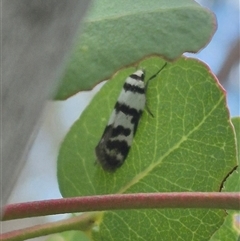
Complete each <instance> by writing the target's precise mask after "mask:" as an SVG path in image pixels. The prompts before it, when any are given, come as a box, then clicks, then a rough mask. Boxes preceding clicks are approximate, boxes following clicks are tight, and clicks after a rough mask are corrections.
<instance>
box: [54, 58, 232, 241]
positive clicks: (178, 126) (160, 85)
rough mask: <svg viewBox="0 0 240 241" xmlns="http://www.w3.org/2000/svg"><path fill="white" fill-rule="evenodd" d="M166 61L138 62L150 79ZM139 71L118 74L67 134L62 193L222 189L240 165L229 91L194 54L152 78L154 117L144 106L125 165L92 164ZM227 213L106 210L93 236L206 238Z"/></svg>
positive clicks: (63, 148)
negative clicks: (111, 169)
mask: <svg viewBox="0 0 240 241" xmlns="http://www.w3.org/2000/svg"><path fill="white" fill-rule="evenodd" d="M164 63H165V61H164V60H163V59H160V58H158V57H151V58H148V59H145V60H144V61H142V62H141V63H139V64H138V67H140V68H144V69H145V70H146V73H147V77H146V80H147V79H148V78H149V77H150V76H152V75H153V74H155V73H156V72H157V71H158V70H159V69H160V68H161V67H162V66H163V65H164ZM135 70H136V69H135V68H134V67H131V68H127V69H123V70H121V71H119V72H118V73H117V74H115V75H114V77H113V78H112V79H111V80H110V81H108V82H107V84H105V85H104V86H103V87H102V89H101V90H100V92H98V93H97V95H96V96H95V97H94V99H93V100H92V102H91V104H90V105H89V106H88V107H87V109H86V110H85V111H84V112H83V113H82V115H81V117H80V118H79V120H77V121H76V122H75V124H74V125H73V126H72V128H71V130H70V131H69V133H68V134H67V136H66V138H65V139H64V141H63V143H62V146H61V149H60V152H59V157H58V181H59V187H60V190H61V193H62V195H63V196H64V197H73V196H84V195H95V194H109V193H139V192H145V193H147V192H174V191H219V189H220V187H221V183H222V181H223V179H224V178H225V177H226V176H227V174H228V173H229V172H231V171H232V169H233V168H234V167H235V166H236V149H235V139H234V132H233V128H232V125H231V122H230V119H229V111H228V109H227V107H226V96H225V92H224V90H223V89H222V87H221V86H220V85H219V83H218V82H217V81H216V79H215V76H213V75H212V74H211V72H210V71H209V69H208V67H207V66H206V65H205V64H203V63H201V62H200V61H198V60H195V59H188V58H180V59H179V60H177V61H175V62H174V63H168V64H167V66H166V67H165V68H164V69H163V70H162V71H161V72H160V73H159V75H158V76H157V77H156V78H155V79H153V80H151V82H150V84H149V87H148V90H147V104H148V107H149V109H150V110H151V112H152V113H153V115H154V117H152V116H151V115H149V114H148V112H147V111H144V113H143V116H142V118H141V120H140V123H139V127H138V130H137V133H136V135H135V138H134V141H133V145H132V147H131V150H130V152H129V155H128V157H127V159H126V160H125V163H124V164H123V166H122V167H120V168H119V169H118V170H117V171H116V172H115V173H108V172H105V171H104V170H103V169H102V168H101V166H100V165H98V164H94V163H95V161H96V158H95V154H94V149H95V146H96V145H97V143H98V142H99V140H100V137H101V135H102V132H103V130H104V127H105V126H106V124H107V122H108V118H109V116H110V113H111V112H112V110H113V107H114V104H115V102H116V100H117V98H118V95H119V93H120V91H121V88H122V86H123V83H124V81H125V79H126V77H127V76H128V75H129V74H131V73H133V72H134V71H135ZM225 215H226V213H225V212H223V211H221V210H193V209H191V210H190V209H189V210H176V209H175V210H172V209H166V210H157V209H153V210H140V211H137V210H131V211H129V210H128V211H114V212H110V211H108V212H104V213H103V219H102V222H101V224H100V231H99V233H97V232H95V233H94V235H95V238H96V240H159V237H161V240H201V241H203V240H208V239H209V238H210V237H211V235H212V234H213V233H214V232H215V231H216V230H217V229H218V228H219V227H220V225H221V224H222V222H223V218H224V216H225ZM116 227H117V228H116ZM98 235H99V237H98V238H97V236H98ZM107 237H108V238H107Z"/></svg>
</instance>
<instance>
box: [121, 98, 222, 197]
mask: <svg viewBox="0 0 240 241" xmlns="http://www.w3.org/2000/svg"><path fill="white" fill-rule="evenodd" d="M223 98H224V96H221V98H219V101H218V102H217V104H216V105H215V106H214V107H213V108H212V109H211V111H210V112H209V113H208V114H207V115H206V116H205V117H204V118H203V119H202V121H201V122H200V123H199V124H198V125H197V126H195V128H193V129H192V130H191V131H189V133H188V134H187V135H184V136H182V138H181V139H180V140H179V141H178V142H177V143H176V144H175V145H174V146H173V147H172V148H170V149H169V150H168V151H167V152H166V153H165V154H164V155H163V156H162V157H160V158H159V160H158V161H156V162H154V163H152V164H151V165H149V166H148V167H147V168H146V169H145V170H143V171H142V172H140V173H139V174H138V175H136V176H135V177H134V178H133V179H132V180H131V181H130V182H128V184H126V185H125V186H124V187H122V188H121V189H120V190H119V191H118V192H117V193H119V194H121V193H125V192H126V191H127V190H128V189H129V188H131V187H132V186H133V185H134V184H136V183H138V182H139V181H140V180H141V179H143V178H144V177H145V176H147V175H148V174H149V173H150V172H151V171H152V170H153V169H154V168H155V167H156V166H158V165H160V164H161V163H162V161H163V160H164V158H166V157H167V156H168V155H170V154H171V153H172V152H173V151H175V150H176V149H177V148H178V147H179V146H180V145H181V144H182V143H184V142H185V141H187V140H188V137H189V136H190V135H191V134H192V133H193V132H195V131H196V130H198V129H199V128H200V127H201V125H202V124H204V123H205V121H206V119H207V118H208V117H209V116H210V115H211V114H212V112H213V111H214V110H215V109H216V108H217V107H218V106H219V105H220V104H221V102H222V100H223ZM153 158H154V157H153Z"/></svg>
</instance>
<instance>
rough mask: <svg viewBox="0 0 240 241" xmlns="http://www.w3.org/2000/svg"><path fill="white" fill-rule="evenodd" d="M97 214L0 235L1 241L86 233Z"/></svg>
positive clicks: (83, 215)
mask: <svg viewBox="0 0 240 241" xmlns="http://www.w3.org/2000/svg"><path fill="white" fill-rule="evenodd" d="M97 215H99V214H97V213H86V214H82V215H79V216H77V217H72V218H69V219H66V220H63V221H58V222H53V223H47V224H43V225H35V226H33V227H29V228H24V229H19V230H15V231H12V232H8V233H4V234H2V235H1V234H0V240H1V241H22V240H26V239H30V238H36V237H40V236H45V235H48V234H54V233H60V232H64V231H70V230H78V231H80V230H81V231H87V230H90V229H91V228H92V227H93V226H94V224H95V219H96V217H97Z"/></svg>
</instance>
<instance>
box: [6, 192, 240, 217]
mask: <svg viewBox="0 0 240 241" xmlns="http://www.w3.org/2000/svg"><path fill="white" fill-rule="evenodd" d="M141 208H145V209H146V208H208V209H209V208H214V209H235V210H239V209H240V193H236V192H235V193H234V192H229V193H228V192H224V193H219V192H173V193H139V194H111V195H96V196H86V197H75V198H62V199H52V200H45V201H35V202H26V203H18V204H10V205H7V206H5V207H4V208H3V217H2V220H11V219H17V218H27V217H36V216H44V215H53V214H63V213H74V212H86V211H103V210H121V209H141Z"/></svg>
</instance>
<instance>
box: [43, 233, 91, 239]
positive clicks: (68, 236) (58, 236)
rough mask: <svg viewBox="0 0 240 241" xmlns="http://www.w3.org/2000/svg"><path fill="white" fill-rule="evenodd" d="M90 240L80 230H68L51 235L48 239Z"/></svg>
mask: <svg viewBox="0 0 240 241" xmlns="http://www.w3.org/2000/svg"><path fill="white" fill-rule="evenodd" d="M76 240H77V241H90V239H89V238H88V237H87V236H86V235H85V234H84V233H83V232H80V231H66V232H62V233H58V234H54V235H51V236H49V237H48V238H47V239H46V241H76Z"/></svg>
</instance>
